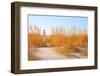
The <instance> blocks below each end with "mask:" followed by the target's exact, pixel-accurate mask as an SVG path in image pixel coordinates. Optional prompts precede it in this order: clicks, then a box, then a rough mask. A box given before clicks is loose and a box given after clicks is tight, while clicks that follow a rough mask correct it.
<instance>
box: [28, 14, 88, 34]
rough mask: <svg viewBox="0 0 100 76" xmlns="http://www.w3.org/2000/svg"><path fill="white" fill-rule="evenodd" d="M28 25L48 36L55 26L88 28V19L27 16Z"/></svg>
mask: <svg viewBox="0 0 100 76" xmlns="http://www.w3.org/2000/svg"><path fill="white" fill-rule="evenodd" d="M28 19H29V22H28V23H29V25H31V26H34V25H37V26H38V27H39V28H40V29H41V31H43V30H44V29H45V30H46V33H47V34H50V31H51V28H52V27H55V26H59V27H64V28H67V27H73V26H78V27H79V28H81V29H82V28H83V29H84V28H85V29H87V28H88V18H87V17H78V16H43V15H29V16H28Z"/></svg>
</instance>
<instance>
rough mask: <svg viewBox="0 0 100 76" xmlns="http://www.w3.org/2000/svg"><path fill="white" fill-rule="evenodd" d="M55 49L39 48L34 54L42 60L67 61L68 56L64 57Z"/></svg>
mask: <svg viewBox="0 0 100 76" xmlns="http://www.w3.org/2000/svg"><path fill="white" fill-rule="evenodd" d="M55 50H56V49H54V48H38V49H37V50H36V52H34V55H35V57H38V58H39V59H40V60H49V59H66V58H67V56H63V55H61V54H59V53H57V52H56V51H55Z"/></svg>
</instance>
